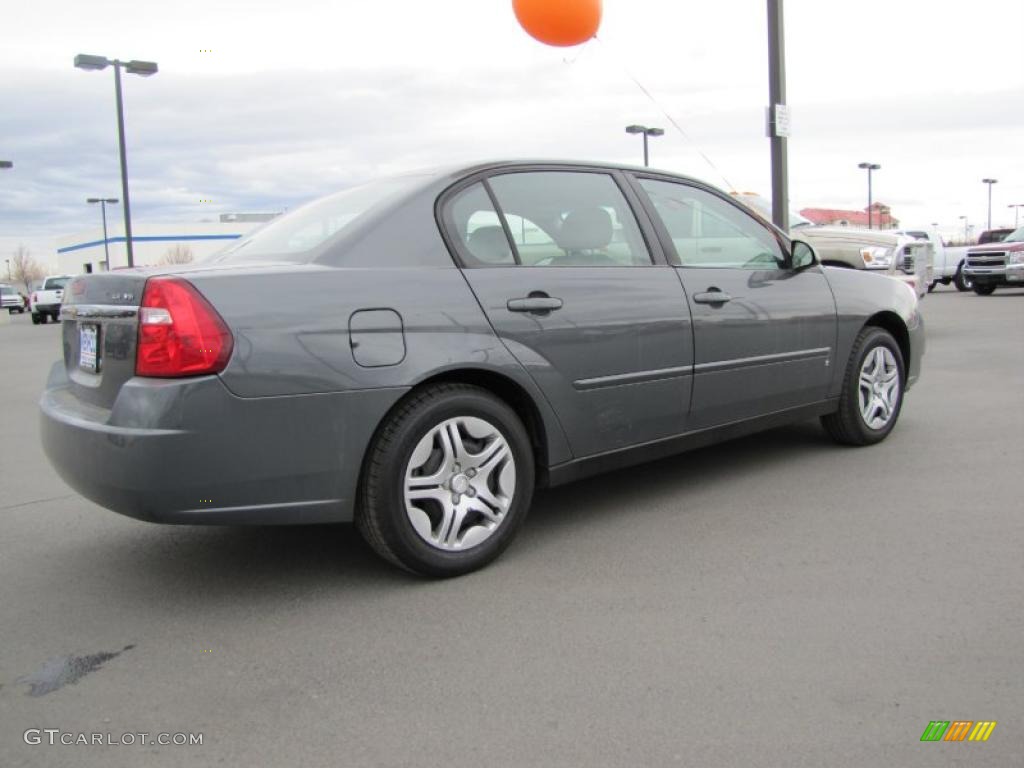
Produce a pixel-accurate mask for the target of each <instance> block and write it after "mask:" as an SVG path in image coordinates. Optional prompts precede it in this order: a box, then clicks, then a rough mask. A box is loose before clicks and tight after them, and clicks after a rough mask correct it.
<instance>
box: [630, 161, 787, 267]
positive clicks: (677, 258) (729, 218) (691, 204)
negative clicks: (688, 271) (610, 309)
mask: <svg viewBox="0 0 1024 768" xmlns="http://www.w3.org/2000/svg"><path fill="white" fill-rule="evenodd" d="M640 185H641V186H642V187H643V188H644V191H645V192H647V196H648V197H649V198H650V200H651V203H652V204H653V205H654V208H655V210H657V212H658V216H659V218H660V219H661V221H662V223H663V224H664V225H665V229H666V230H668V235H669V237H670V238H672V244H673V245H674V246H675V253H674V254H670V257H674V259H673V260H674V262H675V263H676V264H677V265H679V266H683V267H703V268H709V267H710V268H720V269H759V270H763V269H778V268H780V267H783V266H784V265H785V263H786V259H785V255H784V253H783V251H782V246H780V245H779V241H778V240H777V239H776V238H775V235H774V234H772V232H771V231H770V230H769V229H768V228H767V227H765V226H763V225H762V224H761V223H760V222H759V221H758V220H757V219H755V218H754V216H753V215H751V214H747V213H746V212H745V211H743V210H741V209H739V208H737V207H736V206H735V205H732V204H730V203H728V202H726V201H724V200H721V199H719V198H718V197H716V196H715V195H712V194H711V193H709V192H705V191H704V190H702V189H698V188H697V187H691V186H689V185H687V184H679V183H676V182H668V181H658V180H655V179H640Z"/></svg>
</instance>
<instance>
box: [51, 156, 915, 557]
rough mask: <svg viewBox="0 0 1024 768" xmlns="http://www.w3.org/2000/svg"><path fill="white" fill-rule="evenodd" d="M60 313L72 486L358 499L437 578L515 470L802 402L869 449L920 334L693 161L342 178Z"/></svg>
mask: <svg viewBox="0 0 1024 768" xmlns="http://www.w3.org/2000/svg"><path fill="white" fill-rule="evenodd" d="M282 294H283V295H287V296H289V297H292V299H291V300H290V301H288V302H287V303H282V302H281V301H280V296H281V295H282ZM61 317H62V319H63V343H64V360H63V361H62V362H59V363H57V364H56V365H55V366H54V368H53V370H52V372H51V374H50V378H49V381H48V382H47V386H46V391H45V392H44V394H43V397H42V401H41V409H42V435H43V443H44V446H45V449H46V453H47V455H48V456H49V458H50V460H51V461H52V462H53V464H54V465H55V466H56V468H57V470H58V471H59V472H60V474H61V476H62V477H63V478H64V479H65V480H66V481H67V482H68V483H69V484H70V485H71V486H72V487H74V488H75V489H76V490H78V491H79V492H80V493H82V494H83V495H84V496H86V497H88V498H89V499H92V500H93V501H95V502H96V503H98V504H101V505H103V506H105V507H108V508H110V509H112V510H115V511H117V512H120V513H122V514H125V515H130V516H132V517H136V518H139V519H142V520H151V521H154V522H165V523H216V524H232V525H233V524H292V523H324V522H346V521H353V520H354V521H355V523H356V524H357V526H358V527H359V529H360V530H361V531H362V533H363V534H364V535H365V537H366V539H367V540H368V541H369V543H370V544H371V545H372V546H373V548H374V549H375V550H376V551H377V552H379V553H380V554H381V555H383V556H384V557H385V558H387V559H388V560H390V561H391V562H393V563H395V564H396V565H399V566H402V567H404V568H407V569H409V570H412V571H416V572H418V573H422V574H428V575H432V576H450V575H456V574H460V573H465V572H467V571H471V570H473V569H475V568H479V567H480V566H482V565H484V564H485V563H487V562H488V561H490V560H491V559H493V558H494V557H496V556H497V555H498V554H499V553H500V552H501V551H502V550H503V549H504V548H505V547H506V546H507V545H508V544H509V542H510V541H511V540H512V537H513V536H514V534H515V532H516V529H517V528H518V527H519V526H520V525H521V524H522V522H523V519H524V518H525V516H526V512H527V510H528V509H529V506H530V499H531V496H532V494H533V489H534V487H535V486H537V485H556V484H559V483H565V482H568V481H571V480H576V479H578V478H581V477H584V476H586V475H588V474H592V473H595V472H601V471H604V470H610V469H615V468H618V467H623V466H627V465H630V464H634V463H637V462H641V461H645V460H648V459H653V458H657V457H660V456H665V455H667V454H671V453H674V452H678V451H682V450H686V449H689V448H694V447H698V446H702V445H706V444H708V443H711V442H715V441H719V440H724V439H728V438H733V437H736V436H738V435H742V434H746V433H749V432H753V431H755V430H760V429H765V428H768V427H773V426H776V425H780V424H784V423H787V422H792V421H797V420H800V419H807V418H815V417H820V418H821V420H822V423H823V424H824V427H825V429H826V430H827V431H828V432H829V433H830V434H831V435H832V436H833V437H834V438H836V439H837V440H839V441H841V442H844V443H849V444H854V445H866V444H869V443H875V442H878V441H879V440H882V439H883V438H885V436H886V435H887V434H888V433H889V432H890V431H891V430H892V429H893V427H894V425H895V424H896V420H897V418H898V417H899V413H900V406H901V404H902V398H903V394H904V393H905V392H906V391H907V390H908V389H909V387H910V385H911V384H912V383H913V382H914V381H915V379H916V378H917V376H918V373H919V370H920V364H921V355H922V353H923V350H924V332H923V327H922V324H921V318H920V315H919V314H918V309H917V298H916V297H915V295H914V293H913V291H911V290H910V289H908V288H907V286H905V285H903V284H902V283H900V282H897V281H896V280H893V279H891V278H888V277H885V276H882V275H876V274H870V273H865V272H857V271H853V270H843V269H833V268H827V269H826V268H822V267H821V266H820V265H819V264H818V263H817V261H816V258H815V255H814V252H813V250H812V249H811V248H810V247H809V246H808V245H807V244H806V243H802V242H799V241H791V240H789V239H788V238H787V236H786V235H785V234H784V233H782V232H780V231H778V230H776V229H773V228H771V227H770V226H769V225H766V224H765V223H764V222H763V221H761V220H760V219H758V218H756V217H755V216H753V215H751V214H750V213H748V211H747V210H746V209H745V208H744V207H743V206H741V205H739V204H737V203H735V202H734V201H733V200H732V199H731V198H730V197H729V196H728V195H726V194H723V193H722V192H720V191H718V190H716V189H714V188H712V187H709V186H707V185H705V184H703V183H701V182H698V181H695V180H693V179H688V178H682V177H679V176H675V175H670V174H667V173H661V172H656V171H651V170H647V169H638V168H623V167H614V166H605V165H595V164H581V163H510V162H504V163H491V164H482V165H476V166H472V167H463V168H459V169H457V170H450V169H449V170H445V171H436V172H430V173H424V174H419V175H409V176H404V177H401V178H393V179H389V180H385V181H380V182H375V183H371V184H367V185H365V186H362V187H357V188H354V189H349V190H347V191H344V192H341V193H338V194H336V195H332V196H330V197H326V198H324V199H322V200H318V201H316V202H314V203H310V204H309V205H307V206H305V207H303V208H300V209H298V210H296V211H294V212H293V213H290V214H288V215H286V216H283V217H281V218H279V219H277V220H274V221H273V222H271V223H270V224H268V225H266V226H264V227H263V228H261V229H260V230H258V231H256V232H254V233H253V234H251V235H249V236H248V237H246V238H244V239H242V240H240V241H238V242H237V243H236V244H234V245H233V246H232V247H230V248H229V249H227V250H226V251H224V252H222V253H220V254H218V255H217V256H215V257H213V258H212V259H211V260H209V261H207V262H205V263H201V264H196V265H192V266H188V267H161V268H159V269H158V270H156V271H152V270H151V271H141V270H136V271H128V272H115V273H106V274H91V275H84V276H80V277H78V278H76V279H75V280H74V282H73V283H72V284H71V286H70V289H69V290H68V291H66V292H65V298H64V306H63V309H62V312H61ZM638 514H641V513H638Z"/></svg>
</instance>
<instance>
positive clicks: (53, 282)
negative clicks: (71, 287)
mask: <svg viewBox="0 0 1024 768" xmlns="http://www.w3.org/2000/svg"><path fill="white" fill-rule="evenodd" d="M70 279H71V278H70V277H51V278H49V279H48V280H47V281H46V282H45V283H43V290H44V291H57V290H60V289H61V288H63V287H64V286H65V285H67V283H68V280H70Z"/></svg>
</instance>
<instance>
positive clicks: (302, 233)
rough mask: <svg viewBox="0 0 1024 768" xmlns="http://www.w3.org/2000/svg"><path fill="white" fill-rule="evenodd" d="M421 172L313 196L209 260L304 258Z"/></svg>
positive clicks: (393, 196)
mask: <svg viewBox="0 0 1024 768" xmlns="http://www.w3.org/2000/svg"><path fill="white" fill-rule="evenodd" d="M423 178H424V177H423V176H418V175H417V176H401V177H397V178H390V179H383V180H381V181H374V182H370V183H368V184H363V185H361V186H358V187H352V188H351V189H346V190H345V191H343V192H337V193H335V194H333V195H328V196H327V197H323V198H320V199H319V200H314V201H313V202H311V203H307V204H306V205H303V206H302V207H301V208H296V209H295V210H294V211H291V212H290V213H286V214H285V215H284V216H281V217H279V218H276V219H274V220H273V221H271V222H269V223H267V224H265V225H264V226H262V227H260V228H259V229H257V230H255V231H253V232H251V233H249V234H248V235H246V236H245V237H243V238H242V239H240V240H237V241H235V242H234V243H232V244H231V245H229V246H228V247H227V248H225V249H224V250H222V251H219V252H218V253H216V254H215V255H214V256H212V257H211V261H217V262H232V261H278V260H284V261H306V260H309V259H311V258H313V257H314V256H315V255H316V253H318V252H319V250H320V249H321V248H322V246H324V245H325V244H326V243H327V242H328V241H329V240H331V238H333V237H334V236H335V235H337V234H338V233H340V232H341V231H343V230H344V229H346V228H347V227H350V226H351V225H352V224H353V223H354V222H355V221H357V220H358V219H359V218H361V217H362V216H363V215H365V214H366V213H368V212H369V211H371V210H374V209H376V208H379V207H380V206H383V205H386V204H387V203H389V202H392V201H394V200H395V199H397V198H398V197H399V196H400V195H401V194H402V193H404V192H406V191H407V190H409V189H411V188H412V187H413V186H414V185H415V184H416V183H417V182H419V181H422V179H423Z"/></svg>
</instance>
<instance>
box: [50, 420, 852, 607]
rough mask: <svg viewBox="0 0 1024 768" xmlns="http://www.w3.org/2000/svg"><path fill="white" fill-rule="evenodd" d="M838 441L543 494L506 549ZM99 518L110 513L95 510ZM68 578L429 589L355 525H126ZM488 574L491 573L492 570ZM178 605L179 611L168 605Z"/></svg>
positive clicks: (752, 444) (750, 445) (156, 586)
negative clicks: (514, 541) (375, 549)
mask: <svg viewBox="0 0 1024 768" xmlns="http://www.w3.org/2000/svg"><path fill="white" fill-rule="evenodd" d="M823 447H824V448H826V449H828V448H834V449H835V450H844V449H843V448H840V447H838V446H835V445H834V443H832V442H831V441H830V440H829V439H828V438H827V437H826V436H825V435H824V433H823V432H822V430H821V429H820V427H819V426H818V425H817V424H816V423H807V424H796V425H791V426H788V427H782V428H779V429H775V430H772V431H769V432H764V433H761V434H757V435H753V436H750V437H745V438H741V439H738V440H733V441H730V442H727V443H722V444H720V445H716V446H711V447H708V448H703V449H700V450H696V451H691V452H689V453H686V454H681V455H677V456H673V457H669V458H666V459H662V460H659V461H656V462H651V463H647V464H642V465H638V466H636V467H632V468H628V469H622V470H617V471H615V472H610V473H606V474H604V475H601V476H597V477H593V478H589V479H587V480H583V481H580V482H576V483H572V484H569V485H565V486H560V487H558V488H552V489H543V490H540V491H538V492H537V495H536V497H535V500H534V505H533V509H532V510H531V513H530V517H529V518H528V520H527V521H526V525H525V526H524V530H523V531H522V532H521V537H520V538H521V541H520V542H519V544H518V545H517V546H514V547H512V549H511V550H510V551H509V552H508V553H506V555H505V556H504V557H505V558H506V559H509V558H516V552H517V550H518V551H520V552H528V547H529V543H530V540H537V539H542V540H546V544H548V545H551V546H554V547H555V548H556V549H557V548H558V544H557V542H552V541H551V539H552V538H555V539H557V538H559V537H572V536H575V535H577V534H578V531H579V529H580V527H582V526H589V527H595V526H601V525H602V524H617V518H618V517H619V516H620V514H621V512H622V511H623V510H629V511H632V512H635V513H636V514H642V510H643V508H644V507H645V506H649V505H650V504H653V503H655V502H656V501H657V500H658V499H664V498H666V497H670V496H671V497H672V498H673V499H674V500H675V498H676V497H677V496H679V494H680V493H682V494H683V496H682V497H681V498H679V503H680V504H683V505H685V492H686V489H688V488H689V489H691V490H696V489H699V488H707V487H708V486H709V485H714V484H720V483H729V482H731V481H732V480H734V479H735V478H736V477H737V475H738V474H742V473H744V472H750V471H752V470H754V469H755V468H756V469H757V470H759V471H764V470H769V471H770V470H771V469H772V468H773V467H775V466H778V467H779V468H783V467H792V466H794V465H795V464H798V463H799V462H800V461H801V459H803V458H805V457H808V456H812V455H816V454H820V452H821V451H822V449H823ZM96 513H97V514H106V513H104V512H103V511H102V510H98V509H97V510H96ZM60 568H61V570H62V571H63V574H64V576H65V577H71V576H72V575H73V574H77V576H75V578H76V579H80V580H81V579H84V580H86V581H88V580H91V579H93V578H96V575H97V574H102V577H101V578H99V579H98V580H99V581H102V582H103V583H104V584H111V583H116V584H117V585H118V588H117V589H118V591H120V592H122V593H123V594H121V595H119V598H124V599H130V598H132V597H133V596H137V595H145V596H151V595H154V594H156V595H160V596H161V602H162V603H165V604H166V602H168V601H169V602H171V603H172V604H173V603H177V602H184V601H191V600H193V599H194V598H195V596H196V594H197V593H202V594H203V600H204V605H205V607H206V609H207V610H211V609H215V608H216V606H217V605H218V604H220V603H221V602H222V601H223V603H225V604H226V603H230V602H232V601H236V600H238V599H239V598H249V597H251V596H253V595H257V594H258V595H260V598H261V604H262V605H266V604H267V602H274V601H275V600H294V599H297V598H299V597H303V596H310V595H312V594H316V593H320V594H322V593H323V591H324V590H329V591H331V592H333V593H335V594H337V593H338V591H339V590H340V591H341V592H342V593H344V592H346V591H349V592H353V593H356V592H359V591H360V590H369V591H374V588H377V589H379V588H381V587H384V588H385V589H387V588H390V587H395V586H406V587H407V586H410V585H413V584H417V583H419V584H430V583H432V582H429V581H424V580H422V579H420V578H418V577H415V576H412V575H410V574H407V573H405V572H403V571H401V570H399V569H397V568H395V567H393V566H392V565H390V564H389V563H386V562H384V561H383V560H381V559H380V558H378V557H377V556H376V555H375V554H374V553H373V552H372V551H371V550H370V548H369V547H368V546H367V545H366V544H365V543H364V542H363V541H362V538H361V537H360V535H359V533H358V531H357V530H356V529H355V526H352V525H313V526H251V527H250V526H237V527H208V526H156V525H152V524H149V523H138V522H132V523H121V524H119V525H117V526H114V527H112V528H109V527H108V529H107V530H106V531H105V532H104V535H103V536H102V537H96V538H92V539H90V540H88V541H80V542H78V544H77V546H75V547H74V548H73V549H71V550H68V551H65V552H64V553H63V557H62V558H61V566H60ZM485 573H486V571H485ZM167 607H170V606H167Z"/></svg>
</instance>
